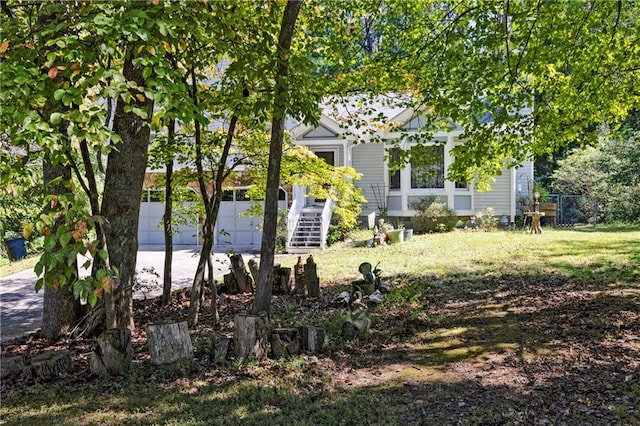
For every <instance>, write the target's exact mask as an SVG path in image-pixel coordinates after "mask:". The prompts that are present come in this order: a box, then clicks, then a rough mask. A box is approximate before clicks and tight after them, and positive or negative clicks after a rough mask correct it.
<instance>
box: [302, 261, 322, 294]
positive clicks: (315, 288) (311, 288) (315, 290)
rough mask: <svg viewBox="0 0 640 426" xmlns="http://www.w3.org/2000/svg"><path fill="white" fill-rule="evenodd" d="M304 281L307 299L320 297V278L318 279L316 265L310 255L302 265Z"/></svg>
mask: <svg viewBox="0 0 640 426" xmlns="http://www.w3.org/2000/svg"><path fill="white" fill-rule="evenodd" d="M304 280H305V283H306V285H307V291H308V292H309V297H320V278H318V272H317V269H316V263H315V262H314V261H313V256H311V255H309V257H308V258H307V263H306V264H305V265H304Z"/></svg>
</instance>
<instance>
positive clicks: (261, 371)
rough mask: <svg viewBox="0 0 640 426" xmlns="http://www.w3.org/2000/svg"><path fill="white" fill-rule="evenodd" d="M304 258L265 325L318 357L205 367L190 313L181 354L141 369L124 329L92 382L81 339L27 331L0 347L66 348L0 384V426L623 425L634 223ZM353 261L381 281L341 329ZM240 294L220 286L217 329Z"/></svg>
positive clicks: (140, 310)
mask: <svg viewBox="0 0 640 426" xmlns="http://www.w3.org/2000/svg"><path fill="white" fill-rule="evenodd" d="M296 259H297V258H296V257H291V256H283V257H280V258H277V262H279V263H281V264H283V265H287V264H291V265H293V264H294V263H295V260H296ZM314 259H315V261H316V263H317V265H318V272H319V274H320V277H321V283H322V297H321V298H320V299H319V300H305V299H301V298H298V297H295V296H278V297H274V300H273V321H274V323H275V324H276V325H298V324H315V325H320V326H323V327H325V328H326V329H327V330H328V331H329V335H330V346H329V349H328V350H327V351H326V352H325V353H323V354H320V355H317V356H312V355H302V356H299V357H294V358H291V359H278V360H268V361H265V362H262V363H255V362H248V363H246V362H242V360H235V361H230V362H229V363H227V364H225V365H210V364H208V361H207V358H208V341H209V337H210V331H211V330H210V328H208V325H207V324H210V318H208V317H205V318H204V319H203V320H202V321H201V325H200V326H199V328H198V329H197V330H195V331H193V333H192V340H193V342H194V347H195V350H196V358H195V362H194V363H193V364H192V365H190V366H182V368H180V369H178V370H168V369H162V368H159V367H153V366H151V365H150V362H149V359H148V358H149V357H148V351H147V349H146V347H145V336H144V332H143V331H142V330H139V331H138V332H136V333H135V344H134V347H135V354H134V358H135V362H134V367H133V371H132V372H131V374H130V375H129V376H128V377H117V378H111V379H101V378H98V377H94V376H91V374H90V373H89V370H88V368H87V362H86V358H87V355H88V353H89V352H90V351H91V349H92V342H91V341H86V340H73V339H67V340H60V341H58V342H48V341H44V340H42V339H39V338H38V337H37V336H31V337H30V338H27V339H21V340H19V341H16V342H13V343H12V344H9V345H3V347H2V350H3V351H7V352H9V353H15V352H23V353H28V354H35V353H38V352H40V351H43V350H47V349H51V348H55V347H62V348H67V349H71V350H72V351H73V353H74V354H75V355H74V371H73V374H72V375H70V376H68V377H63V378H60V379H59V380H57V381H55V382H46V383H45V382H37V381H35V380H34V379H25V378H20V377H10V378H7V379H4V380H3V381H2V395H1V397H2V404H1V407H0V414H1V418H2V421H1V422H2V424H4V425H18V424H19V425H28V424H34V425H36V424H37V425H40V424H118V425H120V424H173V425H209V424H221V425H222V424H243V425H244V424H248V425H251V424H256V425H257V424H260V425H264V424H300V425H307V424H308V425H312V424H313V425H316V424H317V425H334V424H336V425H337V424H353V425H359V424H385V425H394V424H398V425H404V424H567V425H583V424H602V425H605V424H607V425H608V424H625V425H634V424H640V411H639V407H640V228H638V227H628V226H627V227H616V228H606V227H585V228H576V229H571V230H551V229H545V232H544V233H543V234H541V235H530V234H528V233H521V232H491V233H485V232H462V231H460V232H452V233H444V234H429V235H420V236H414V238H413V239H412V240H411V241H407V242H405V243H403V244H399V245H391V246H387V247H378V248H354V247H350V246H348V245H347V244H337V245H335V246H333V247H331V248H330V249H328V250H327V251H325V252H323V253H318V254H315V255H314ZM363 261H368V262H370V263H372V264H374V265H375V264H377V263H378V262H379V263H380V268H381V269H382V270H383V277H384V278H383V281H384V282H386V283H387V284H388V285H389V287H390V288H391V291H390V293H389V294H388V295H387V297H386V300H385V301H384V303H382V304H381V305H380V306H378V307H376V308H374V309H373V311H372V318H373V323H372V327H371V330H370V332H369V334H368V335H367V336H365V337H363V338H360V339H355V340H350V341H344V340H343V339H341V337H340V326H341V321H342V316H343V315H344V313H345V308H343V307H340V306H337V305H335V304H334V303H332V300H333V299H334V298H335V296H336V295H337V294H339V293H340V292H341V291H344V290H345V289H347V288H349V286H350V283H351V281H352V280H355V279H357V278H358V275H359V273H358V265H359V264H360V263H361V262H363ZM174 299H175V301H174V303H173V304H172V306H170V307H168V308H162V307H161V306H160V303H159V301H156V300H152V301H148V302H147V303H146V304H144V305H140V306H137V307H136V316H137V317H136V323H137V324H145V323H147V322H149V321H151V320H156V319H160V318H163V319H168V318H173V319H179V318H186V315H187V310H188V300H189V297H188V295H185V296H184V297H176V298H174ZM250 304H251V296H250V295H246V296H229V300H228V301H227V303H226V304H225V305H224V306H222V307H221V308H220V309H221V314H222V326H221V330H220V332H221V333H230V331H231V327H232V319H233V315H234V314H235V313H238V312H246V311H248V310H249V309H250ZM204 310H205V312H208V311H209V309H208V308H207V306H205V308H204Z"/></svg>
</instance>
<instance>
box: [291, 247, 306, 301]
mask: <svg viewBox="0 0 640 426" xmlns="http://www.w3.org/2000/svg"><path fill="white" fill-rule="evenodd" d="M293 277H294V285H295V292H296V294H299V295H300V296H304V295H305V293H306V292H307V285H306V283H305V280H304V277H305V275H304V263H302V256H298V263H296V266H294V268H293Z"/></svg>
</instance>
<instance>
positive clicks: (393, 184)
mask: <svg viewBox="0 0 640 426" xmlns="http://www.w3.org/2000/svg"><path fill="white" fill-rule="evenodd" d="M399 160H400V154H399V152H398V148H391V149H390V150H389V164H390V165H392V164H393V165H397V164H398V162H399ZM389 189H391V190H393V189H401V187H400V170H397V169H391V168H389Z"/></svg>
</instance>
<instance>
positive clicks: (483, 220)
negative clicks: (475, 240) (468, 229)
mask: <svg viewBox="0 0 640 426" xmlns="http://www.w3.org/2000/svg"><path fill="white" fill-rule="evenodd" d="M477 218H478V226H479V227H480V228H482V229H484V230H485V231H495V230H496V229H498V219H499V218H498V216H496V214H495V210H494V209H493V207H487V208H486V209H485V211H484V212H478V214H477Z"/></svg>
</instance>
